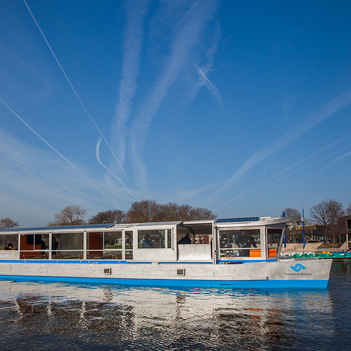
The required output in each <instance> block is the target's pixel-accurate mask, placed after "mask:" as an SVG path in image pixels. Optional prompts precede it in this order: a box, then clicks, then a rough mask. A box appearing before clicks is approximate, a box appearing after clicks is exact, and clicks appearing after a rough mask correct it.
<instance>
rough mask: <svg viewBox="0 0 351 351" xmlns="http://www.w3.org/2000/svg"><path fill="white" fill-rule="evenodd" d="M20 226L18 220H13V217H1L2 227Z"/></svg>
mask: <svg viewBox="0 0 351 351" xmlns="http://www.w3.org/2000/svg"><path fill="white" fill-rule="evenodd" d="M15 227H19V224H18V222H15V221H13V220H12V219H11V218H9V217H6V218H1V219H0V229H6V228H15Z"/></svg>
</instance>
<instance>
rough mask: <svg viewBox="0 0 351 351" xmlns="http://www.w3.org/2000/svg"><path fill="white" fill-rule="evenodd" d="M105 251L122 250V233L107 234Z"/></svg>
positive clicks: (105, 236)
mask: <svg viewBox="0 0 351 351" xmlns="http://www.w3.org/2000/svg"><path fill="white" fill-rule="evenodd" d="M104 249H105V250H122V232H107V233H105V235H104Z"/></svg>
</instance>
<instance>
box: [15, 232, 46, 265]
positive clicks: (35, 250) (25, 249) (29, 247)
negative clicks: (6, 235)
mask: <svg viewBox="0 0 351 351" xmlns="http://www.w3.org/2000/svg"><path fill="white" fill-rule="evenodd" d="M20 241H21V242H20V250H21V252H20V257H21V258H24V259H41V258H43V259H45V258H49V234H28V235H23V234H22V235H21V236H20Z"/></svg>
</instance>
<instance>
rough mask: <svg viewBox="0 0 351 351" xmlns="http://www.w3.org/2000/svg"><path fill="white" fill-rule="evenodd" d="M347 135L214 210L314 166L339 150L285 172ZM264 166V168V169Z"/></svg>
mask: <svg viewBox="0 0 351 351" xmlns="http://www.w3.org/2000/svg"><path fill="white" fill-rule="evenodd" d="M349 135H350V134H348V135H346V136H344V137H342V138H340V139H338V140H336V141H333V142H332V143H330V144H328V145H327V146H324V147H322V148H321V149H319V150H317V151H315V152H313V153H312V154H310V155H308V156H306V157H304V158H302V159H301V160H299V161H297V162H295V163H294V164H292V165H290V166H289V167H286V168H285V169H283V170H282V171H280V172H278V173H275V174H274V175H273V176H271V177H269V178H268V179H266V180H264V181H263V182H261V183H259V184H257V185H255V186H253V187H250V188H249V189H246V190H244V191H243V192H241V193H240V194H239V195H237V196H235V197H233V198H232V199H230V200H229V201H227V202H225V203H224V204H222V205H221V206H219V207H218V208H217V209H216V211H217V210H219V209H221V208H222V207H225V206H226V205H228V204H229V203H231V202H233V201H234V200H236V199H238V198H239V197H241V196H242V195H244V194H246V193H249V192H251V191H253V190H256V189H260V190H261V189H264V188H266V187H269V186H271V185H273V184H274V183H276V182H279V181H281V180H282V179H284V178H287V177H289V176H291V175H293V174H296V173H298V172H301V171H303V170H305V169H306V168H309V167H312V166H314V165H315V164H317V163H320V162H322V161H324V160H326V159H328V158H329V157H331V156H332V155H334V154H336V153H337V152H340V151H336V152H334V153H332V154H331V155H328V156H325V157H323V158H321V159H318V160H317V161H314V162H312V163H309V164H308V165H306V166H304V167H301V168H299V169H297V170H294V171H292V172H290V173H286V172H288V171H289V170H291V169H293V168H294V167H296V166H297V165H298V164H300V163H302V162H304V161H306V160H308V159H310V158H311V157H313V156H315V155H317V154H318V153H320V152H322V151H325V150H326V149H328V148H330V147H332V146H334V145H335V144H337V143H338V142H340V141H341V140H343V139H345V138H346V137H348V136H349ZM348 147H349V146H348ZM266 168H267V167H266ZM266 168H265V169H266Z"/></svg>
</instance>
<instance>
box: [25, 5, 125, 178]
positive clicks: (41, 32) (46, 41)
mask: <svg viewBox="0 0 351 351" xmlns="http://www.w3.org/2000/svg"><path fill="white" fill-rule="evenodd" d="M23 2H24V4H25V5H26V7H27V9H28V11H29V13H30V15H31V17H32V19H33V21H34V23H35V25H36V26H37V28H38V30H39V32H40V34H41V35H42V37H43V39H44V41H45V43H46V45H47V46H48V48H49V50H50V52H51V54H52V56H53V57H54V59H55V61H56V63H57V64H58V66H59V67H60V70H61V71H62V73H63V75H64V76H65V78H66V80H67V82H68V84H69V86H70V87H71V89H72V91H73V93H74V95H75V96H76V98H77V99H78V101H79V103H80V105H81V106H82V108H83V110H84V111H85V113H86V114H87V115H88V117H89V118H90V120H91V121H92V122H93V124H94V126H95V127H96V129H97V130H98V132H99V134H100V135H101V137H102V138H103V139H104V141H105V143H106V145H107V146H108V148H109V149H110V150H111V153H112V155H113V157H114V158H115V160H116V161H117V163H118V165H119V166H120V168H121V170H122V171H123V173H124V175H125V176H126V177H127V178H128V176H127V174H126V173H125V171H124V169H123V167H122V165H121V164H120V162H119V160H118V158H117V156H116V154H115V153H114V151H113V150H112V148H111V146H110V144H109V143H108V141H107V140H106V138H105V136H104V134H103V133H102V131H101V130H100V128H99V127H98V125H97V124H96V122H95V120H94V118H93V117H92V116H91V115H90V113H89V112H88V110H87V109H86V107H85V105H84V104H83V102H82V100H81V98H80V97H79V95H78V93H77V92H76V90H75V89H74V87H73V85H72V83H71V81H70V80H69V78H68V76H67V74H66V72H65V70H64V69H63V67H62V65H61V63H60V61H59V60H58V58H57V57H56V55H55V53H54V51H53V49H52V48H51V45H50V44H49V42H48V40H47V39H46V37H45V35H44V32H43V31H42V30H41V28H40V26H39V23H38V22H37V20H36V19H35V17H34V15H33V13H32V11H31V9H30V8H29V6H28V4H27V2H26V0H23Z"/></svg>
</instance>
